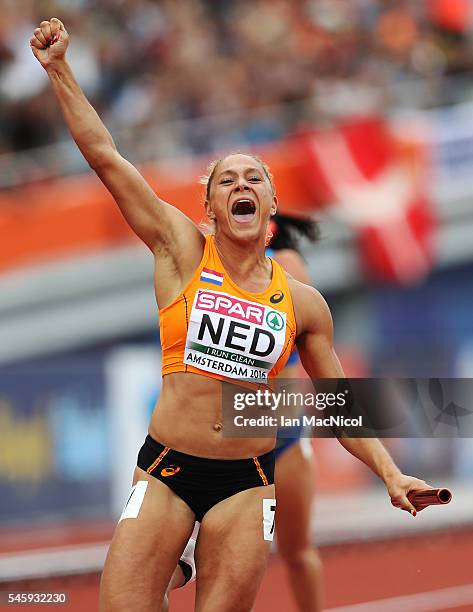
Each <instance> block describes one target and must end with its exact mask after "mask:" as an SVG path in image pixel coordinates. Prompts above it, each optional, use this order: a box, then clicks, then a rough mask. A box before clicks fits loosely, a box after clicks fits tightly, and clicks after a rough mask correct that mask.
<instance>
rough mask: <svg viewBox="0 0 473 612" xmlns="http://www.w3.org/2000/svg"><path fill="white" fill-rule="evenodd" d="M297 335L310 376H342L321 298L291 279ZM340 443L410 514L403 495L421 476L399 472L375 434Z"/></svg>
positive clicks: (420, 484) (421, 486) (329, 319)
mask: <svg viewBox="0 0 473 612" xmlns="http://www.w3.org/2000/svg"><path fill="white" fill-rule="evenodd" d="M291 293H292V295H293V300H294V305H295V311H296V319H297V327H298V330H299V332H298V337H297V350H298V352H299V356H300V358H301V361H302V365H303V366H304V369H305V370H306V372H307V373H308V374H309V376H310V378H311V379H316V378H344V377H345V375H344V373H343V369H342V366H341V365H340V362H339V360H338V357H337V355H336V353H335V350H334V347H333V323H332V317H331V314H330V310H329V308H328V306H327V303H326V302H325V300H324V298H323V297H322V296H321V295H320V293H319V292H318V291H316V290H315V289H314V288H313V287H309V286H307V285H303V284H302V283H299V282H297V281H294V280H292V281H291ZM339 442H340V444H341V445H342V446H343V447H344V448H346V449H347V451H349V452H350V453H351V454H352V455H353V456H354V457H356V458H357V459H360V461H363V463H365V464H366V465H367V466H368V467H369V468H370V469H371V470H372V471H373V472H374V473H375V474H376V475H377V476H379V478H381V479H382V480H383V482H384V484H385V485H386V489H387V491H388V494H389V496H390V498H391V502H392V503H399V504H400V506H401V507H402V509H403V510H407V511H408V512H410V513H411V514H413V515H414V516H415V515H416V513H417V511H416V509H415V508H414V506H413V505H412V504H411V503H410V501H409V500H408V499H407V494H408V493H409V492H410V491H415V490H421V489H428V488H430V487H429V485H427V484H426V483H425V482H424V481H423V480H419V479H418V478H414V477H412V476H406V475H404V474H402V472H401V471H400V470H399V468H398V467H397V466H396V464H395V463H394V461H393V460H392V458H391V456H390V455H389V453H388V451H387V450H386V448H385V447H384V446H383V444H382V443H381V442H380V440H378V439H377V438H346V437H342V438H339Z"/></svg>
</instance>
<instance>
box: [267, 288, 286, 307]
mask: <svg viewBox="0 0 473 612" xmlns="http://www.w3.org/2000/svg"><path fill="white" fill-rule="evenodd" d="M283 299H284V293H283V292H282V291H276V293H273V295H272V296H271V297H270V298H269V301H270V302H271V304H279V302H282V300H283Z"/></svg>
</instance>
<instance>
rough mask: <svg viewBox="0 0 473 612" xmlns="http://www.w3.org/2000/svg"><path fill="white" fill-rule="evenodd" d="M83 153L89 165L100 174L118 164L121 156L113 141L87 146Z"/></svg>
mask: <svg viewBox="0 0 473 612" xmlns="http://www.w3.org/2000/svg"><path fill="white" fill-rule="evenodd" d="M82 153H83V155H84V157H85V160H86V161H87V163H88V164H89V166H90V167H91V168H92V170H94V171H95V172H96V173H97V174H98V175H100V174H101V173H102V172H104V171H106V170H107V169H108V168H110V167H111V166H112V165H113V164H116V162H117V159H118V158H119V157H120V155H119V153H118V151H117V149H116V147H115V145H113V143H112V144H109V143H107V144H101V145H94V146H91V147H87V149H84V150H82Z"/></svg>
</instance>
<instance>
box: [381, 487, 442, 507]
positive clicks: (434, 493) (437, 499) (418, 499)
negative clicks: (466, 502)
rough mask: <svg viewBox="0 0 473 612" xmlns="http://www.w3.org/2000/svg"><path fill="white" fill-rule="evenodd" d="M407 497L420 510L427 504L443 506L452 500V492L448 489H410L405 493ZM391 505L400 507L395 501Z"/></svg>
mask: <svg viewBox="0 0 473 612" xmlns="http://www.w3.org/2000/svg"><path fill="white" fill-rule="evenodd" d="M407 498H408V500H409V501H410V502H411V504H412V505H413V506H414V507H415V509H416V510H418V511H420V510H423V509H424V508H427V506H443V505H445V504H449V503H450V502H451V500H452V493H451V491H449V489H423V490H418V491H411V492H410V493H408V494H407ZM393 506H396V508H400V507H401V505H400V504H399V503H397V502H393Z"/></svg>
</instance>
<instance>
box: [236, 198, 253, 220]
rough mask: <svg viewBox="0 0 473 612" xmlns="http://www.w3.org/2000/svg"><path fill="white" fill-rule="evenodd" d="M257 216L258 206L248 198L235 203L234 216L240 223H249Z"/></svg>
mask: <svg viewBox="0 0 473 612" xmlns="http://www.w3.org/2000/svg"><path fill="white" fill-rule="evenodd" d="M255 214H256V206H255V204H254V202H252V201H251V200H248V199H247V198H241V199H239V200H236V201H235V202H233V205H232V215H233V218H234V219H235V221H237V222H238V223H249V222H250V221H252V220H253V219H254V217H255Z"/></svg>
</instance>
